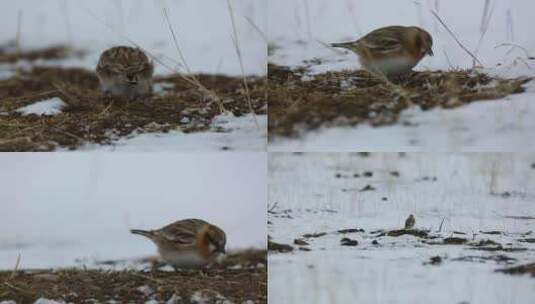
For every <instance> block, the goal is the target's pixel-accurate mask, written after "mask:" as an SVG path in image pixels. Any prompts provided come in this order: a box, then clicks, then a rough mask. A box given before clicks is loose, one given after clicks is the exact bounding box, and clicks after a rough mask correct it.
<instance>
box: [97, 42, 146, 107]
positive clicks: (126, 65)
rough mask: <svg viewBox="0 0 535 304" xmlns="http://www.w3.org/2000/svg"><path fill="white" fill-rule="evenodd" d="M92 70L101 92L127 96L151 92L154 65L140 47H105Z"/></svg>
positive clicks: (128, 97)
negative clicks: (94, 70)
mask: <svg viewBox="0 0 535 304" xmlns="http://www.w3.org/2000/svg"><path fill="white" fill-rule="evenodd" d="M96 72H97V76H98V79H99V81H100V88H101V90H102V92H104V93H105V94H108V95H111V96H120V97H125V98H126V99H128V100H134V99H139V98H143V97H147V96H150V95H151V94H152V74H153V72H154V65H153V63H152V61H150V60H149V58H148V57H147V55H145V53H144V52H143V51H142V50H141V49H140V48H137V47H136V48H134V47H129V46H116V47H112V48H110V49H107V50H105V51H104V52H103V53H102V54H101V55H100V58H99V61H98V64H97V67H96Z"/></svg>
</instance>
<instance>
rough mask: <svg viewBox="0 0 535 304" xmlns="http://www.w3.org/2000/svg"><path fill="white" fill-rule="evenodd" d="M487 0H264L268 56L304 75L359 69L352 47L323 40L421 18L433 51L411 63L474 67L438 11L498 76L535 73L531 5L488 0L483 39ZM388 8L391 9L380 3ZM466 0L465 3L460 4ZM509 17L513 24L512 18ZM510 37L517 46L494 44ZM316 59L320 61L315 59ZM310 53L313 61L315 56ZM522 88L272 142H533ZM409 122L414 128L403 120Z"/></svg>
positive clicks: (343, 145)
mask: <svg viewBox="0 0 535 304" xmlns="http://www.w3.org/2000/svg"><path fill="white" fill-rule="evenodd" d="M483 6H484V1H468V2H467V1H462V0H452V1H412V0H411V1H409V0H402V1H387V0H359V1H342V0H338V1H329V2H327V1H321V0H309V1H284V0H274V1H271V2H270V5H269V7H268V9H269V13H268V14H269V16H270V17H269V20H274V21H273V22H269V24H268V33H269V43H270V45H271V46H273V52H272V54H270V56H269V61H270V62H273V63H276V64H280V65H287V66H290V67H297V66H303V65H306V66H307V67H310V71H309V72H308V73H307V74H306V75H305V76H304V77H306V78H309V77H313V75H315V74H317V73H323V72H326V71H333V70H334V71H336V70H345V69H358V68H360V67H359V64H358V61H357V58H356V56H355V55H354V54H351V53H349V52H342V51H336V50H333V49H330V48H327V47H325V46H324V43H332V42H340V41H348V40H353V39H357V38H359V37H361V36H362V35H363V34H365V33H368V32H370V31H371V30H373V29H376V28H379V27H382V26H387V25H393V24H399V25H417V26H421V27H423V28H425V29H426V30H428V31H429V32H430V33H431V35H432V36H433V37H434V52H435V56H434V57H426V58H425V59H424V60H423V61H422V62H421V63H420V64H419V65H418V66H417V67H416V70H448V69H450V68H451V67H455V68H471V67H472V59H471V58H470V57H469V56H468V55H467V54H466V53H465V52H464V51H463V50H462V49H461V48H460V47H459V46H458V45H457V43H456V42H455V41H454V39H453V38H452V37H451V35H450V34H449V33H448V32H447V31H446V30H444V29H443V28H442V27H441V25H440V24H439V23H438V22H437V20H436V19H435V17H434V16H433V15H432V14H431V12H430V10H431V9H433V10H435V11H437V12H438V14H439V15H440V16H441V18H442V19H443V20H444V21H445V22H446V24H448V26H449V27H450V28H451V29H452V30H453V31H454V33H455V34H456V35H457V37H458V38H459V39H460V40H461V41H462V42H463V44H464V45H465V46H466V47H467V48H468V49H469V50H471V51H474V50H476V49H478V52H476V55H477V56H478V58H479V59H480V60H481V61H482V63H483V64H484V67H485V69H484V70H485V72H487V73H489V74H492V75H498V76H502V77H519V76H535V65H534V64H535V61H533V60H529V59H528V58H527V57H529V56H535V39H533V37H532V35H531V34H530V33H529V31H528V30H527V29H529V28H530V27H531V23H532V16H531V15H532V14H531V12H532V11H533V10H534V9H535V7H534V5H533V2H532V1H529V0H517V1H491V7H493V14H492V18H491V19H490V23H489V29H488V31H487V32H486V34H485V36H484V39H483V40H482V43H481V45H479V48H478V41H479V40H480V37H481V33H480V26H481V16H482V14H483ZM385 7H388V9H385ZM459 7H462V8H463V9H462V10H459ZM508 15H510V16H512V24H511V27H512V31H510V30H509V29H510V28H511V27H510V26H509V25H508V22H507V20H508V17H507V16H508ZM509 42H510V43H514V44H516V45H519V46H520V47H522V48H525V50H526V51H524V50H523V49H522V48H520V47H515V48H511V47H506V46H500V45H502V44H504V43H509ZM317 59H319V63H318V61H317ZM311 61H312V63H311ZM528 87H529V90H528V92H526V93H523V94H521V95H515V96H510V97H507V98H506V99H505V101H504V100H497V101H485V102H477V103H475V104H473V105H469V106H465V107H462V108H457V109H453V110H443V109H436V110H432V111H427V112H421V111H418V110H416V109H409V110H406V111H405V112H404V113H403V114H402V116H403V117H402V119H401V120H400V123H398V124H395V125H393V126H385V127H379V128H374V127H371V126H369V125H366V124H365V125H359V126H357V127H332V128H322V129H320V130H317V131H312V132H308V133H307V134H305V135H304V136H303V137H302V138H298V139H286V138H275V139H274V140H273V142H270V147H269V149H270V151H401V150H402V151H451V150H455V151H474V150H476V151H517V150H533V149H534V147H535V146H534V145H533V143H532V141H531V140H529V139H531V138H532V136H531V135H532V134H533V133H534V132H535V124H533V123H532V121H530V120H529V119H527V117H532V116H533V115H534V114H535V103H533V102H531V101H532V100H533V97H534V89H533V88H534V85H533V82H531V83H530V84H528ZM404 121H406V122H410V123H412V124H411V126H410V127H406V126H404V125H403V124H402V123H401V122H404Z"/></svg>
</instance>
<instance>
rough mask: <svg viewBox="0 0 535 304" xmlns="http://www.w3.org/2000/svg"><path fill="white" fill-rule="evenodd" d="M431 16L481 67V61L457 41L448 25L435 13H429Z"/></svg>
mask: <svg viewBox="0 0 535 304" xmlns="http://www.w3.org/2000/svg"><path fill="white" fill-rule="evenodd" d="M431 14H433V16H435V18H437V20H438V21H439V22H440V24H442V26H443V27H444V28H445V29H446V31H448V33H449V34H450V35H451V36H452V37H453V39H454V40H455V42H457V44H458V45H459V46H460V47H461V48H462V49H463V50H464V51H465V52H466V53H467V54H468V55H470V57H472V59H474V61H475V62H477V63H478V64H479V65H481V66H483V63H481V61H480V60H479V59H478V58H477V57H476V56H475V55H474V54H472V52H470V50H468V49H467V48H466V47H465V46H464V45H463V44H462V43H461V41H459V39H458V38H457V36H456V35H455V34H454V33H453V31H452V30H451V29H450V28H449V27H448V25H446V23H445V22H444V21H443V20H442V18H440V16H439V15H438V14H437V13H436V12H435V11H431Z"/></svg>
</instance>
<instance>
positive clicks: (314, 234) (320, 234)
mask: <svg viewBox="0 0 535 304" xmlns="http://www.w3.org/2000/svg"><path fill="white" fill-rule="evenodd" d="M325 235H327V232H317V233H305V234H303V237H304V238H307V239H308V238H319V237H322V236H325Z"/></svg>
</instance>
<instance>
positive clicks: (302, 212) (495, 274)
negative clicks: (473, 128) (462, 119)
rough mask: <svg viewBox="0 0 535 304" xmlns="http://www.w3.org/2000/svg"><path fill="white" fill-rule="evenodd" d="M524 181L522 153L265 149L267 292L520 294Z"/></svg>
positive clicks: (343, 299) (482, 298)
mask: <svg viewBox="0 0 535 304" xmlns="http://www.w3.org/2000/svg"><path fill="white" fill-rule="evenodd" d="M534 185H535V155H532V154H531V155H528V154H411V153H409V154H405V153H401V154H397V153H383V154H381V153H377V154H375V153H372V154H321V155H318V154H274V155H272V156H271V158H270V161H269V199H270V206H269V219H268V234H269V239H270V242H269V247H270V253H269V258H268V260H269V286H270V289H269V297H270V300H273V301H274V302H276V303H350V302H351V303H527V302H529V299H532V298H533V297H534V296H535V290H534V289H533V284H534V282H535V278H533V277H531V276H530V275H529V273H530V271H531V273H532V275H533V273H535V272H534V271H533V270H529V267H524V268H523V269H524V271H520V270H522V269H520V270H518V268H515V267H517V266H522V265H526V264H530V263H534V262H535V234H534V233H535V231H533V223H534V222H535V205H533V201H534V199H535V192H533V189H535V187H534ZM409 214H414V216H415V218H416V225H415V226H414V228H412V229H409V230H405V229H403V228H404V225H405V219H406V218H407V217H408V216H409ZM506 269H515V270H514V271H506V273H502V272H501V271H502V270H506ZM531 269H533V267H531ZM507 272H509V273H511V274H508V273H507ZM522 273H524V275H523V274H522Z"/></svg>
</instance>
